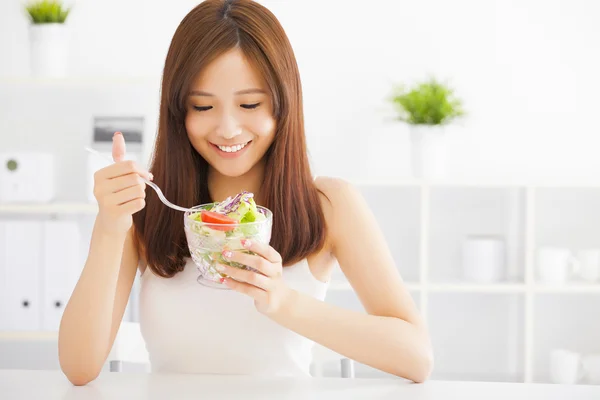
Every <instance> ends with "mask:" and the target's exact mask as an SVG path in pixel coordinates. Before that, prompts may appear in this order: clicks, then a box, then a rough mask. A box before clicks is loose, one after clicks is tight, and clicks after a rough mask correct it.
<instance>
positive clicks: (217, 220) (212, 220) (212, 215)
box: [200, 211, 237, 231]
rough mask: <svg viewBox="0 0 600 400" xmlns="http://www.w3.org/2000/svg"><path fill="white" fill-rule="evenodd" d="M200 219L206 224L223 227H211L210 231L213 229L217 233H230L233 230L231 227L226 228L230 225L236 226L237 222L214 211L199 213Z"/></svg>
mask: <svg viewBox="0 0 600 400" xmlns="http://www.w3.org/2000/svg"><path fill="white" fill-rule="evenodd" d="M200 217H201V219H202V222H204V223H206V224H218V225H224V226H217V225H215V226H211V227H210V228H211V229H215V230H218V231H230V230H232V229H234V228H233V227H230V226H227V225H231V224H237V221H236V220H235V219H233V218H230V217H228V216H227V215H223V214H220V213H218V212H214V211H201V212H200Z"/></svg>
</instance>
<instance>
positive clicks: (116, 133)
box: [113, 132, 122, 137]
mask: <svg viewBox="0 0 600 400" xmlns="http://www.w3.org/2000/svg"><path fill="white" fill-rule="evenodd" d="M117 135H122V133H121V132H115V134H114V135H113V137H114V136H117Z"/></svg>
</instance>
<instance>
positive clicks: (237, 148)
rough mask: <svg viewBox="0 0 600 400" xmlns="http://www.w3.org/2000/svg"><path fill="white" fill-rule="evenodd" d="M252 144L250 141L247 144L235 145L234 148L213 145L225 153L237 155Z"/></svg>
mask: <svg viewBox="0 0 600 400" xmlns="http://www.w3.org/2000/svg"><path fill="white" fill-rule="evenodd" d="M250 142H252V140H249V141H247V142H245V143H239V144H234V145H233V146H221V145H218V144H214V143H211V144H212V145H213V146H215V147H216V148H218V149H219V150H221V151H223V152H225V153H237V152H238V151H241V150H242V149H243V148H245V147H246V146H248V145H249V144H250Z"/></svg>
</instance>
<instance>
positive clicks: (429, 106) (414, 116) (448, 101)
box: [390, 78, 464, 125]
mask: <svg viewBox="0 0 600 400" xmlns="http://www.w3.org/2000/svg"><path fill="white" fill-rule="evenodd" d="M390 100H391V102H392V104H393V105H394V107H395V109H396V112H397V114H398V117H397V119H398V120H400V121H403V122H406V123H408V124H411V125H445V124H448V123H450V122H451V121H452V120H453V119H455V118H458V117H460V116H463V115H464V110H463V108H462V101H461V100H460V99H458V98H456V97H455V95H454V90H453V89H451V88H450V87H448V86H447V85H445V84H443V83H441V82H438V81H437V80H436V79H435V78H429V79H428V80H426V81H424V82H420V83H417V84H416V85H414V86H413V87H410V88H407V87H406V86H405V85H397V86H396V87H395V88H394V94H393V96H392V97H391V99H390Z"/></svg>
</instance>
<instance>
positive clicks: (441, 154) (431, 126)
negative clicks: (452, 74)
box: [391, 78, 464, 179]
mask: <svg viewBox="0 0 600 400" xmlns="http://www.w3.org/2000/svg"><path fill="white" fill-rule="evenodd" d="M391 102H392V104H393V105H394V107H395V110H396V113H397V117H396V119H397V120H399V121H402V122H404V123H407V124H408V126H409V128H410V143H411V166H412V170H413V175H414V176H415V177H417V178H425V179H427V178H430V179H431V178H433V179H435V178H442V177H443V176H444V174H445V164H446V142H445V126H446V125H448V124H449V123H450V122H452V121H453V120H455V119H456V118H458V117H460V116H463V115H464V111H463V109H462V101H461V100H460V99H458V98H456V97H455V96H454V90H453V89H451V88H450V87H448V86H447V85H446V84H444V83H441V82H439V81H438V80H436V79H435V78H429V79H428V80H425V81H423V82H418V83H417V84H415V85H414V86H412V87H408V88H407V87H406V86H405V85H397V86H396V87H395V88H394V94H393V96H392V98H391Z"/></svg>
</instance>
